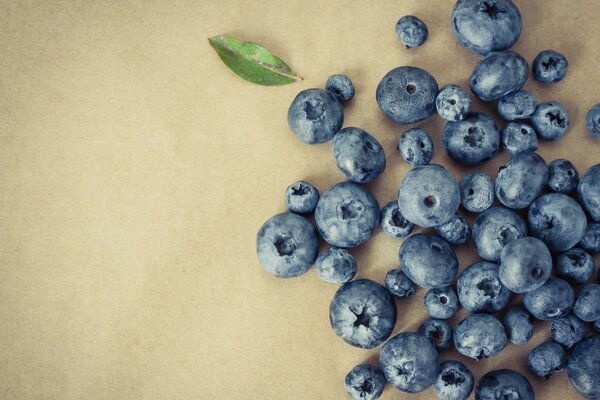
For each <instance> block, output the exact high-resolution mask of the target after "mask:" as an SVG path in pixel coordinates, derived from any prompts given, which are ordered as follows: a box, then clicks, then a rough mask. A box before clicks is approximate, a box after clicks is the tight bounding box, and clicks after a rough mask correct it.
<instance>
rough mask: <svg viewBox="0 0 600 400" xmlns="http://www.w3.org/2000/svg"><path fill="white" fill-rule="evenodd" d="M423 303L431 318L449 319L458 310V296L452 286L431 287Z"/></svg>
mask: <svg viewBox="0 0 600 400" xmlns="http://www.w3.org/2000/svg"><path fill="white" fill-rule="evenodd" d="M423 303H424V304H425V309H427V313H429V316H430V317H431V318H437V319H448V318H450V317H452V316H453V315H454V313H455V312H456V311H457V310H458V296H457V295H456V292H455V291H454V289H452V288H451V287H450V286H447V287H445V288H438V289H429V291H427V294H426V295H425V298H424V299H423Z"/></svg>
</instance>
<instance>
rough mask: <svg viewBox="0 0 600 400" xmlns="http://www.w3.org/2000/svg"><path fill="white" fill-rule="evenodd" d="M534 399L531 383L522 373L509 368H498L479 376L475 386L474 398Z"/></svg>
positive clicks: (483, 399)
mask: <svg viewBox="0 0 600 400" xmlns="http://www.w3.org/2000/svg"><path fill="white" fill-rule="evenodd" d="M505 399H506V400H509V399H510V400H535V394H534V392H533V388H532V387H531V384H530V383H529V381H528V380H527V378H525V376H524V375H522V374H521V373H519V372H517V371H513V370H511V369H499V370H495V371H491V372H488V373H487V374H485V375H484V376H482V377H481V379H480V380H479V382H477V387H476V388H475V400H505Z"/></svg>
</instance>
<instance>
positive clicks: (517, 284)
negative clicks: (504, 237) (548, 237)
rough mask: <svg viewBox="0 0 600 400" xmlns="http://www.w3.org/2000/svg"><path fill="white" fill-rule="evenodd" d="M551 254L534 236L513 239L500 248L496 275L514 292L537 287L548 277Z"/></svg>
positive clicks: (550, 266) (550, 269)
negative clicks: (498, 267) (498, 266)
mask: <svg viewBox="0 0 600 400" xmlns="http://www.w3.org/2000/svg"><path fill="white" fill-rule="evenodd" d="M551 271H552V256H551V255H550V251H549V250H548V247H546V245H545V244H544V242H542V241H541V240H539V239H537V238H534V237H524V238H520V239H516V240H513V241H512V242H510V243H508V244H507V245H506V246H504V248H503V249H502V253H501V254H500V269H499V271H498V276H499V277H500V281H501V282H502V284H503V285H504V286H506V287H507V288H508V289H510V290H511V291H513V292H515V293H525V292H530V291H532V290H536V289H539V288H540V287H541V286H542V285H543V284H544V283H546V281H547V280H548V278H549V277H550V272H551Z"/></svg>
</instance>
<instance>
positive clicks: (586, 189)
mask: <svg viewBox="0 0 600 400" xmlns="http://www.w3.org/2000/svg"><path fill="white" fill-rule="evenodd" d="M577 193H578V194H579V201H580V202H581V206H582V207H583V209H584V210H585V211H587V212H588V214H590V217H591V218H592V219H593V220H594V221H596V222H600V164H596V165H594V166H592V167H590V169H588V170H587V171H586V172H585V174H584V175H583V178H581V180H580V181H579V185H577Z"/></svg>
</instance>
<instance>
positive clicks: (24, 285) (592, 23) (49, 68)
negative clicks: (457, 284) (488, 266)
mask: <svg viewBox="0 0 600 400" xmlns="http://www.w3.org/2000/svg"><path fill="white" fill-rule="evenodd" d="M319 3H320V5H319V6H316V5H313V6H309V5H308V4H307V2H306V1H303V0H294V1H255V2H245V1H233V0H230V1H227V0H218V1H166V0H165V1H157V0H148V1H127V0H124V1H100V2H91V1H71V2H67V1H29V0H23V1H2V2H1V8H0V50H1V52H0V54H2V57H1V58H0V79H1V81H0V82H1V84H0V121H2V129H1V130H0V134H1V143H0V179H1V181H0V182H1V187H0V221H1V222H0V226H1V229H0V235H1V236H0V257H1V260H2V275H1V279H0V321H2V322H1V323H0V365H1V367H0V398H2V399H9V400H11V399H83V398H87V399H340V398H345V394H344V391H343V389H342V381H343V378H344V376H345V374H346V372H347V371H348V370H350V369H351V368H352V367H353V366H354V365H355V364H357V363H360V362H364V361H365V360H368V361H370V362H376V360H377V351H376V350H373V351H366V350H360V349H356V348H352V347H350V346H348V345H346V344H344V343H343V342H342V341H341V340H340V339H338V338H337V337H336V336H335V335H334V334H333V332H332V331H331V329H330V327H329V321H328V306H329V301H330V299H331V297H332V295H333V293H334V292H335V290H336V286H335V285H332V284H327V283H323V282H321V281H320V280H319V279H318V277H317V275H316V274H315V272H314V271H310V272H309V273H308V274H306V275H305V276H303V277H301V278H298V279H294V280H288V281H283V280H278V279H276V278H273V277H271V276H269V275H267V274H266V273H265V272H263V270H262V268H261V267H260V266H259V264H258V261H257V259H256V256H255V250H254V240H255V234H256V231H257V230H258V228H259V227H260V225H261V224H262V223H263V222H264V221H265V220H266V219H267V218H269V217H270V216H271V215H273V214H275V213H278V212H281V211H283V210H284V205H283V192H284V190H285V188H286V186H287V185H288V184H290V183H292V182H294V181H296V180H299V179H306V180H309V181H311V182H312V183H314V184H315V185H316V186H317V187H318V188H319V189H320V190H321V191H325V190H326V189H327V188H328V187H329V186H330V185H332V184H333V183H335V182H338V181H340V180H342V179H343V176H342V174H341V173H340V172H339V171H338V170H337V169H336V167H335V165H334V162H333V159H332V156H331V154H330V151H331V150H330V146H329V145H328V144H324V145H319V146H308V145H304V144H302V143H301V142H300V141H298V140H297V139H296V138H295V137H294V136H293V135H292V134H291V133H290V132H289V130H288V128H287V123H286V111H287V108H288V105H289V103H290V101H291V100H292V98H293V97H294V96H295V94H296V93H297V92H298V91H300V90H302V89H305V88H310V87H322V86H323V85H324V82H325V79H326V78H327V76H328V75H329V74H332V73H339V72H341V73H346V74H349V75H350V76H351V77H352V79H353V80H354V82H355V85H356V89H357V95H356V98H355V100H353V101H352V103H351V104H350V105H349V106H348V107H346V109H345V112H346V121H345V125H346V126H352V125H354V126H360V127H362V128H364V129H366V130H367V131H369V132H371V133H372V134H373V135H375V136H376V137H377V138H378V140H380V141H381V143H382V144H383V146H384V148H385V151H386V152H387V155H388V167H387V169H386V171H385V173H384V174H383V175H382V176H381V177H380V178H379V179H378V180H377V181H376V182H375V183H373V184H371V185H368V186H369V188H370V189H371V190H372V191H373V192H374V193H375V194H376V196H377V198H378V199H379V201H380V202H381V203H382V204H384V203H385V202H387V201H389V200H391V199H392V198H393V197H394V196H395V193H396V190H397V185H398V183H399V182H400V179H401V177H402V176H403V174H404V173H405V172H406V171H407V166H406V165H405V164H403V163H402V162H401V160H400V157H399V156H398V155H397V153H396V152H395V150H394V147H395V144H396V141H397V139H398V137H399V134H400V133H401V132H402V131H403V129H405V128H404V127H401V126H397V125H393V124H392V123H390V122H389V121H388V120H386V119H385V118H384V117H383V115H382V113H381V112H380V111H379V110H378V108H377V106H376V104H375V100H374V94H375V87H376V85H377V83H378V81H379V79H380V78H381V77H382V76H383V75H384V74H385V73H386V72H387V71H388V70H390V69H391V68H393V67H396V66H398V65H405V64H409V65H416V66H421V67H425V68H426V69H428V70H429V71H430V72H432V73H433V74H434V75H435V76H436V78H437V80H438V82H439V83H440V84H445V83H448V82H456V83H458V84H461V85H463V86H465V85H466V79H467V77H468V75H469V73H470V71H471V70H472V68H473V65H474V63H475V62H476V60H477V57H475V56H473V55H471V54H469V53H467V52H466V51H465V50H463V49H462V48H461V47H459V46H458V45H457V44H456V43H455V42H454V40H453V39H452V36H451V32H450V27H449V18H450V12H451V8H452V5H453V1H451V0H447V1H439V0H427V1H425V0H411V1H407V0H403V1H377V2H372V1H330V2H319ZM519 5H520V8H521V11H522V13H523V17H524V29H523V34H522V36H521V39H520V40H519V42H518V43H517V45H516V46H515V50H517V51H519V52H521V53H522V54H523V55H524V56H525V57H526V58H527V59H528V60H529V61H531V60H532V59H533V57H534V56H535V55H536V54H537V52H538V51H540V50H543V49H545V48H554V49H557V50H560V51H562V52H564V53H565V54H566V55H567V57H568V58H569V61H570V69H569V74H568V76H567V78H566V79H565V80H564V81H563V82H561V83H559V84H557V85H554V86H542V85H539V84H536V83H535V82H532V81H530V82H528V83H527V84H526V88H528V89H531V90H533V91H534V92H535V93H536V95H537V96H538V98H539V100H551V99H556V100H559V101H561V102H563V103H564V104H565V105H566V108H567V109H568V111H569V114H570V116H571V119H572V127H571V129H570V131H569V133H568V134H567V136H566V137H565V138H564V140H562V141H560V142H558V143H544V144H542V145H541V148H540V153H541V154H542V155H543V156H544V157H545V158H546V159H547V160H548V161H550V160H552V159H554V158H557V157H559V156H560V157H566V158H570V159H572V160H573V161H574V163H575V164H576V166H577V167H578V168H579V170H580V172H583V171H584V170H585V169H586V168H588V167H589V166H591V165H592V164H594V163H597V162H599V161H600V142H596V141H594V140H592V139H591V137H590V136H588V135H587V133H586V132H585V129H584V123H583V118H584V116H585V112H586V110H587V109H588V108H589V107H590V106H591V105H592V104H594V103H595V102H597V101H600V94H598V88H599V87H600V74H598V72H597V70H598V64H599V61H600V53H599V52H598V40H597V39H598V37H600V27H599V25H598V15H599V14H600V3H598V2H597V1H594V0H587V1H579V2H577V6H575V5H573V2H570V1H559V0H555V1H541V0H540V1H524V0H522V1H519ZM409 13H410V14H416V15H419V16H420V17H421V18H423V19H424V20H425V22H426V23H427V24H428V25H429V29H430V38H429V41H428V42H427V44H426V45H425V46H424V47H423V48H421V49H416V50H412V51H408V50H405V49H403V48H402V47H401V46H400V44H399V42H398V40H397V39H396V36H395V33H394V24H395V22H396V20H397V19H398V18H399V17H400V16H401V15H404V14H409ZM220 33H227V34H232V35H235V36H237V37H239V38H241V39H246V40H255V41H258V42H261V43H263V44H264V45H266V46H267V47H268V48H269V49H271V50H272V51H273V52H274V53H275V54H277V55H280V56H281V57H282V58H283V59H285V60H286V61H288V62H289V64H290V65H291V66H292V68H294V69H295V70H296V71H297V72H298V73H299V74H300V75H302V76H304V78H305V79H304V81H303V82H301V83H296V84H293V85H289V86H286V87H279V88H268V87H260V86H255V85H252V84H249V83H247V82H245V81H242V80H241V79H239V78H237V77H236V76H234V75H233V74H232V73H231V72H230V71H229V70H227V69H226V68H225V67H224V66H223V65H222V64H221V62H220V61H219V59H218V58H217V56H216V55H215V54H214V52H213V51H212V49H211V48H210V47H209V45H208V42H207V40H206V38H207V37H209V36H212V35H217V34H220ZM475 108H476V109H479V110H486V109H488V108H487V106H483V105H482V104H479V103H477V104H476V107H475ZM423 126H424V127H425V128H426V129H428V130H429V131H430V132H431V133H432V135H433V137H434V140H435V145H436V154H435V158H434V161H435V162H437V163H443V164H445V165H448V166H449V167H450V168H451V169H452V170H453V171H454V172H455V173H456V174H457V176H461V175H462V174H463V173H464V172H465V170H464V169H461V168H458V167H457V165H456V164H454V163H453V162H451V161H450V160H449V159H448V157H447V156H446V154H445V153H444V152H443V151H442V150H441V146H440V140H439V134H440V131H441V128H442V127H443V123H442V121H441V120H440V119H439V118H438V117H434V118H432V119H431V120H429V121H428V122H426V123H424V124H423ZM505 160H506V156H505V155H501V156H499V157H497V158H495V159H494V160H493V161H491V162H489V163H487V164H486V165H484V166H482V167H481V169H483V170H485V171H487V172H488V173H490V174H493V173H494V172H495V171H497V167H498V166H499V165H501V164H502V163H503V162H505ZM398 247H399V242H396V241H393V240H391V239H388V238H386V237H384V235H383V234H382V233H381V232H380V231H378V232H377V233H376V234H375V236H374V238H373V239H372V240H371V241H369V242H368V243H367V244H365V245H363V246H361V247H360V248H359V249H355V250H352V253H353V254H354V255H355V256H356V258H357V260H358V263H359V267H360V271H359V273H358V277H369V278H372V279H375V280H377V281H380V282H381V281H382V280H383V277H384V275H385V272H386V271H387V270H388V269H391V268H393V267H396V266H397V258H396V253H397V250H398ZM457 252H458V254H459V257H460V259H461V265H462V266H463V267H464V266H466V265H468V264H469V263H471V262H473V261H475V260H476V257H475V255H474V254H473V251H472V250H471V249H469V248H466V247H460V248H459V249H458V250H457ZM597 260H598V259H597ZM598 261H600V260H598ZM423 295H424V291H423V290H420V291H419V292H418V294H417V296H416V297H415V298H414V299H412V300H410V301H404V302H399V317H398V323H397V327H396V331H403V330H414V329H416V328H417V327H418V325H419V324H420V322H421V321H422V320H423V319H424V318H425V311H424V309H423V307H422V305H421V301H422V297H423ZM461 315H462V314H461ZM456 322H457V318H455V319H454V320H453V323H456ZM537 328H538V329H537V332H536V335H535V337H534V339H533V340H532V341H531V342H530V343H529V344H528V345H525V346H521V347H517V346H514V345H510V346H508V348H507V349H506V350H505V351H504V352H503V353H502V354H501V356H499V357H495V358H493V359H490V360H486V361H482V362H480V363H479V364H477V363H475V362H467V363H468V365H469V366H470V367H471V368H472V369H473V371H474V372H475V374H476V376H477V377H478V376H480V375H482V374H483V373H484V372H486V371H488V370H491V369H494V368H499V367H513V368H517V369H519V370H521V371H523V370H524V366H525V359H526V356H527V352H528V350H529V349H531V348H532V347H534V346H535V345H537V344H539V343H541V342H542V341H544V340H546V339H547V337H548V324H547V323H543V324H539V326H538V327H537ZM455 357H459V356H457V355H456V354H455V353H447V354H444V355H443V358H455ZM460 359H461V360H463V361H464V358H462V357H460ZM528 376H529V377H530V379H531V381H532V383H533V384H534V386H535V388H536V392H537V396H538V399H566V398H573V397H574V396H575V392H574V390H573V389H572V388H571V387H570V386H569V384H568V380H567V378H566V374H564V373H563V374H561V375H559V376H556V377H555V378H553V379H552V380H550V381H549V382H544V381H541V380H539V379H534V378H532V377H531V376H530V375H528ZM432 397H433V394H432V391H431V390H429V391H426V392H424V393H422V394H420V395H414V396H408V395H406V394H403V393H400V392H397V391H395V390H393V389H391V388H389V387H388V388H387V389H386V391H385V394H384V396H383V397H382V398H384V399H388V400H389V399H409V398H410V399H430V398H432Z"/></svg>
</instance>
